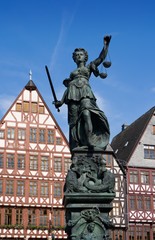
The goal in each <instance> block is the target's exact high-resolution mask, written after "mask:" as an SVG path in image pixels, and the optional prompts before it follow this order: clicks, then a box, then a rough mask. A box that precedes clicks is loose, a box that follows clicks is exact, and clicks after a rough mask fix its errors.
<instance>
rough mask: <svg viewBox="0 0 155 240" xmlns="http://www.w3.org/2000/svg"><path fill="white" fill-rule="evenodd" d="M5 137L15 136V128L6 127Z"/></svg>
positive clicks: (11, 137) (12, 137)
mask: <svg viewBox="0 0 155 240" xmlns="http://www.w3.org/2000/svg"><path fill="white" fill-rule="evenodd" d="M7 138H8V139H14V138H15V129H14V128H8V131H7Z"/></svg>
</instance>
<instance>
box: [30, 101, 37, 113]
mask: <svg viewBox="0 0 155 240" xmlns="http://www.w3.org/2000/svg"><path fill="white" fill-rule="evenodd" d="M37 108H38V104H37V103H32V104H31V111H32V113H37V110H38V109H37Z"/></svg>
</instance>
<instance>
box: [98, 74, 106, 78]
mask: <svg viewBox="0 0 155 240" xmlns="http://www.w3.org/2000/svg"><path fill="white" fill-rule="evenodd" d="M99 76H100V78H102V79H104V78H106V77H107V73H100V74H99Z"/></svg>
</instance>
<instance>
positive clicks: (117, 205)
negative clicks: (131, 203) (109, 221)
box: [113, 202, 120, 216]
mask: <svg viewBox="0 0 155 240" xmlns="http://www.w3.org/2000/svg"><path fill="white" fill-rule="evenodd" d="M119 208H120V203H118V202H113V215H114V216H119Z"/></svg>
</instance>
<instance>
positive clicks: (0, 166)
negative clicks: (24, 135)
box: [0, 153, 3, 168]
mask: <svg viewBox="0 0 155 240" xmlns="http://www.w3.org/2000/svg"><path fill="white" fill-rule="evenodd" d="M0 168H3V153H0Z"/></svg>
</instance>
